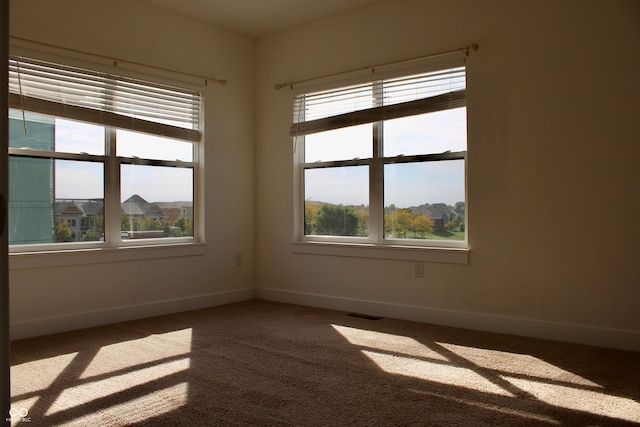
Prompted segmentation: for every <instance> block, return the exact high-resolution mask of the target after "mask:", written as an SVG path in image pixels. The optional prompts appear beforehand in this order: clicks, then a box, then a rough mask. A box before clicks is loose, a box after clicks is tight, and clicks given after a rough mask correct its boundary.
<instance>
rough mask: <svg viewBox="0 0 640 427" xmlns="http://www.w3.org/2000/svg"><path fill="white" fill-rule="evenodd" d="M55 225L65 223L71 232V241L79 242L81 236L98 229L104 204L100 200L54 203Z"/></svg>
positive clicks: (64, 200)
mask: <svg viewBox="0 0 640 427" xmlns="http://www.w3.org/2000/svg"><path fill="white" fill-rule="evenodd" d="M55 217H56V224H60V223H65V224H67V226H68V227H69V229H70V230H71V241H72V242H79V241H80V239H81V238H82V235H83V234H84V233H86V232H87V231H89V230H93V231H96V230H97V229H100V228H101V227H100V223H101V222H103V218H104V202H103V200H102V199H84V200H66V199H56V201H55Z"/></svg>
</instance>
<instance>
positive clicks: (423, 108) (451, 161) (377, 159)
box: [290, 64, 467, 248]
mask: <svg viewBox="0 0 640 427" xmlns="http://www.w3.org/2000/svg"><path fill="white" fill-rule="evenodd" d="M466 120H467V119H466V76H465V67H464V65H462V64H457V65H456V66H453V67H449V68H445V69H437V70H435V71H429V72H423V73H419V74H412V75H407V76H400V77H393V78H381V79H379V80H374V81H367V82H364V83H359V84H355V85H350V86H344V87H337V88H330V89H328V90H323V91H317V92H308V93H301V94H299V95H297V96H296V98H295V101H294V120H293V125H292V127H291V130H290V134H291V136H292V137H294V140H295V164H296V173H297V177H298V178H297V179H298V189H297V195H296V197H297V204H298V208H297V212H298V214H297V216H298V218H297V219H298V222H299V224H298V225H297V229H296V235H297V236H298V237H299V239H298V240H299V241H303V242H304V241H307V242H309V241H311V242H332V243H336V242H338V243H369V244H374V245H401V246H429V247H453V248H466V242H467V237H466V198H465V193H466V190H465V182H466V178H465V170H466V152H467V126H466Z"/></svg>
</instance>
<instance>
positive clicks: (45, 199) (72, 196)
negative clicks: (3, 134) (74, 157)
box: [9, 156, 104, 245]
mask: <svg viewBox="0 0 640 427" xmlns="http://www.w3.org/2000/svg"><path fill="white" fill-rule="evenodd" d="M9 176H10V178H9V186H10V190H9V191H10V199H9V244H12V245H20V244H35V243H61V242H78V241H90V240H102V239H103V235H104V213H103V212H104V210H103V207H104V196H103V188H104V184H103V178H102V177H103V164H102V163H92V162H79V161H71V160H52V159H41V158H28V157H14V156H12V157H10V159H9Z"/></svg>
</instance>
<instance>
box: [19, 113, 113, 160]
mask: <svg viewBox="0 0 640 427" xmlns="http://www.w3.org/2000/svg"><path fill="white" fill-rule="evenodd" d="M25 128H26V129H25ZM9 135H10V137H9V141H10V143H9V145H10V146H11V147H14V148H31V149H34V150H42V151H57V152H64V153H75V154H80V153H87V154H93V155H98V156H102V155H104V143H105V139H104V135H105V133H104V127H102V126H96V125H92V124H88V123H82V122H76V121H72V120H65V119H59V118H54V117H51V116H46V115H44V114H36V113H31V112H25V114H24V118H23V116H22V111H18V110H10V112H9Z"/></svg>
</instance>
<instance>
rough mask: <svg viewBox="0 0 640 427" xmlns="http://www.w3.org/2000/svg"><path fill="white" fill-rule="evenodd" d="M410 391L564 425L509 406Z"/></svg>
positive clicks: (415, 391)
mask: <svg viewBox="0 0 640 427" xmlns="http://www.w3.org/2000/svg"><path fill="white" fill-rule="evenodd" d="M409 391H410V392H412V393H417V394H422V395H425V396H430V397H435V398H437V399H445V400H449V401H452V402H456V403H461V404H464V405H469V406H473V407H475V408H480V409H484V410H487V411H492V412H499V413H501V414H504V415H509V416H516V417H521V418H525V419H526V420H530V421H538V422H543V423H547V424H553V425H562V423H561V422H560V421H558V420H556V419H554V418H551V417H548V416H546V415H543V414H534V413H533V412H529V411H523V410H520V409H513V408H509V407H508V406H504V405H494V404H492V403H488V402H479V401H472V400H468V399H462V398H459V397H455V396H452V395H445V394H441V393H434V392H431V391H425V390H417V389H409Z"/></svg>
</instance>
